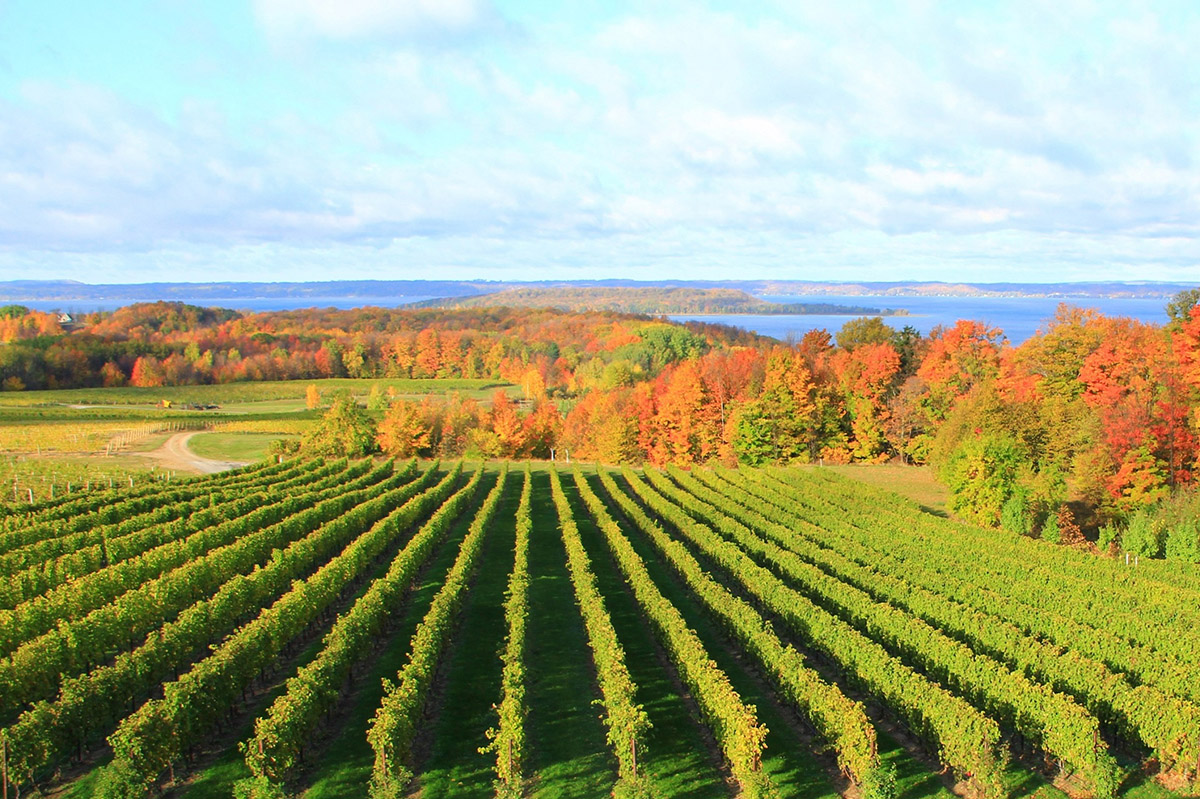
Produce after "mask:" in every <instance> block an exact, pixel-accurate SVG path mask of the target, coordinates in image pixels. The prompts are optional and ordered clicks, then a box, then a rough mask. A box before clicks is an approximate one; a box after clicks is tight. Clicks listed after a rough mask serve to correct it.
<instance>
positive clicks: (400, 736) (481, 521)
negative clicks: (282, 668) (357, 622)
mask: <svg viewBox="0 0 1200 799" xmlns="http://www.w3.org/2000/svg"><path fill="white" fill-rule="evenodd" d="M480 468H482V467H480ZM507 478H508V472H507V466H506V467H505V471H504V472H503V473H502V474H501V476H500V479H499V480H497V481H496V485H495V487H494V488H493V489H492V490H491V492H490V493H489V494H488V496H487V499H486V500H484V503H483V507H482V508H480V510H479V512H478V513H477V514H476V515H475V519H474V520H473V521H472V522H471V527H470V529H469V530H468V531H467V535H466V537H465V538H464V539H463V541H462V544H461V546H460V547H459V552H458V557H457V558H455V561H454V565H453V566H451V567H450V572H449V574H447V575H446V580H445V582H444V583H443V584H442V587H441V588H440V589H439V590H438V592H437V595H436V596H434V598H433V603H432V604H431V605H430V607H429V611H428V612H427V613H426V614H425V617H424V618H423V619H422V620H421V623H420V624H419V625H418V626H417V630H416V632H415V633H414V634H413V637H412V643H411V644H410V647H409V655H408V662H406V663H405V664H404V666H403V667H402V668H401V669H400V671H399V673H398V674H397V675H396V681H395V682H394V683H393V682H391V681H389V680H385V681H384V697H383V701H382V703H381V704H380V706H379V708H378V709H377V710H376V712H375V716H374V718H372V719H371V721H370V723H369V726H368V729H367V741H368V743H370V745H371V748H372V749H373V750H374V753H375V764H374V766H373V768H372V773H371V783H370V795H371V796H372V797H373V799H378V798H380V797H389V798H390V797H398V796H400V795H402V791H403V788H404V785H405V784H406V783H407V782H408V780H409V779H410V778H411V777H412V774H411V772H410V771H409V763H410V758H411V747H412V742H413V739H414V737H415V736H416V732H417V725H418V723H419V721H420V718H419V716H420V713H421V711H422V710H423V709H424V707H425V699H426V696H427V695H428V692H429V687H430V685H431V683H432V682H433V676H434V673H435V671H436V670H437V666H438V663H440V662H441V658H442V653H443V652H444V651H445V648H446V644H447V643H448V641H449V637H450V632H451V629H452V628H453V626H454V621H455V619H456V618H457V617H458V610H459V608H460V607H461V605H462V602H463V600H464V599H465V597H466V593H467V589H468V586H469V583H470V580H471V575H472V574H473V573H474V571H475V565H476V561H477V560H478V558H479V553H480V551H481V550H482V548H483V541H484V537H485V536H486V535H487V533H488V529H489V527H491V520H492V517H493V516H494V515H495V512H496V506H497V505H498V504H499V502H500V496H501V494H503V492H504V485H505V483H506V482H507Z"/></svg>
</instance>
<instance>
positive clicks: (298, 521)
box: [0, 463, 404, 717]
mask: <svg viewBox="0 0 1200 799" xmlns="http://www.w3.org/2000/svg"><path fill="white" fill-rule="evenodd" d="M391 471H392V465H391V463H385V464H383V465H381V466H379V467H378V468H376V469H374V470H373V471H371V472H370V473H368V474H367V475H365V476H363V477H361V478H359V480H357V481H354V482H353V483H351V484H350V485H348V486H346V489H347V490H349V491H350V493H342V490H341V489H338V488H334V489H330V491H329V492H328V493H329V494H332V496H325V495H317V497H316V499H319V500H321V501H320V502H319V504H315V505H314V504H313V499H314V498H310V497H301V498H297V499H293V500H287V501H285V502H283V503H280V504H279V505H272V506H268V507H266V508H262V509H261V510H259V511H255V512H254V513H251V514H249V515H247V516H243V517H242V518H240V519H234V520H232V521H230V522H228V523H227V525H222V527H225V528H227V530H225V531H223V532H222V537H224V536H225V535H226V534H228V538H229V539H231V540H232V543H229V544H227V545H225V546H221V547H219V548H217V549H213V550H211V551H210V552H208V554H206V555H205V556H204V557H201V558H197V559H195V560H191V561H188V562H187V563H186V564H185V565H183V566H180V567H179V568H177V569H175V570H172V571H168V572H166V573H165V574H163V575H162V576H161V577H158V578H156V579H154V580H151V581H149V582H147V583H144V584H142V585H140V586H138V587H137V588H135V589H133V590H130V591H127V592H125V593H123V594H121V596H120V597H119V598H117V599H116V600H114V601H112V602H110V603H108V604H106V605H102V606H101V607H98V608H96V609H95V610H92V611H91V612H90V613H88V614H87V615H85V616H83V617H82V618H78V619H75V620H72V621H68V622H65V623H63V624H61V625H59V626H58V627H56V628H54V629H52V630H50V631H48V632H46V633H45V634H43V635H41V636H40V637H38V638H35V639H33V640H31V641H28V642H26V643H24V644H22V645H21V646H20V647H19V648H18V649H17V650H16V651H14V652H13V654H12V656H11V657H10V658H9V659H7V660H4V661H0V717H4V716H7V715H8V714H11V713H12V712H13V711H14V710H16V709H18V708H20V707H21V706H22V705H24V703H26V702H29V701H32V700H35V699H39V698H42V697H45V696H50V695H52V694H53V692H54V690H55V689H56V688H57V686H58V683H59V680H60V679H61V678H63V677H66V676H70V675H73V674H79V673H81V672H85V671H87V670H88V669H90V668H91V667H92V666H94V665H95V664H97V663H101V662H104V661H105V660H107V659H108V658H109V657H110V656H111V653H112V652H113V651H114V650H115V651H118V652H119V651H122V650H124V649H126V648H128V647H130V646H132V645H133V644H134V642H135V641H136V639H137V637H138V636H141V635H145V634H146V633H147V632H150V631H151V630H154V629H156V628H157V627H159V626H160V625H161V624H162V623H163V622H164V621H167V620H169V619H170V618H172V617H173V616H174V615H175V614H177V613H178V612H180V611H181V610H183V609H184V608H186V607H187V606H188V605H191V604H193V603H194V602H196V601H197V600H198V599H200V598H201V597H203V596H205V595H207V594H210V593H211V592H212V591H215V590H217V589H218V588H219V587H220V586H221V585H223V584H224V583H225V582H226V581H228V580H229V579H230V578H231V577H233V576H234V575H236V574H239V573H242V572H245V571H248V570H250V569H252V568H253V567H254V566H256V565H258V564H261V563H262V562H263V561H265V560H266V559H268V558H269V557H270V555H271V552H272V550H273V549H274V548H276V547H278V546H280V545H281V544H285V543H287V542H289V541H291V540H294V539H295V538H296V537H297V536H300V535H303V534H306V533H307V532H309V531H310V530H312V529H314V527H316V526H317V525H319V524H321V523H323V522H325V521H328V520H329V519H332V518H336V517H337V515H338V514H340V513H344V512H347V511H349V510H350V509H351V508H353V507H354V506H355V505H357V504H358V503H359V502H362V501H363V500H364V499H366V498H368V497H370V496H374V495H376V494H378V493H380V492H384V491H388V490H390V489H392V488H394V487H396V485H398V484H399V483H401V482H403V480H404V478H403V476H402V475H400V474H397V475H392V476H391V477H389V476H388V475H389V474H390V473H391ZM364 486H367V487H364ZM267 525H269V526H267ZM239 536H240V537H239ZM80 582H81V583H82V582H84V581H80ZM82 599H83V600H84V601H86V600H87V596H86V594H83V595H82Z"/></svg>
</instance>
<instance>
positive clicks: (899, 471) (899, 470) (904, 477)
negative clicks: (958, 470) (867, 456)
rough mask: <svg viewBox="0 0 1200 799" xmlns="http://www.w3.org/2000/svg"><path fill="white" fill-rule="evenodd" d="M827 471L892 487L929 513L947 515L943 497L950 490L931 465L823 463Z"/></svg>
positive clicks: (872, 483) (947, 494)
mask: <svg viewBox="0 0 1200 799" xmlns="http://www.w3.org/2000/svg"><path fill="white" fill-rule="evenodd" d="M820 468H823V469H828V470H829V471H831V472H834V473H836V474H840V475H842V476H844V477H849V478H851V479H852V480H858V481H859V482H862V483H866V484H867V485H870V486H874V487H876V488H882V489H884V490H886V491H894V492H896V493H897V494H899V495H900V496H903V497H908V498H909V499H911V500H912V501H913V502H916V503H917V504H918V505H920V506H921V507H922V508H924V509H925V510H926V511H928V512H929V513H933V514H936V515H938V516H945V515H947V511H946V501H947V500H948V499H949V498H950V491H949V489H947V488H946V487H945V486H944V485H942V484H941V483H939V482H938V481H937V477H936V476H935V475H934V472H933V469H932V468H930V467H928V466H902V465H900V464H894V463H887V464H877V465H873V466H872V465H859V466H823V467H820Z"/></svg>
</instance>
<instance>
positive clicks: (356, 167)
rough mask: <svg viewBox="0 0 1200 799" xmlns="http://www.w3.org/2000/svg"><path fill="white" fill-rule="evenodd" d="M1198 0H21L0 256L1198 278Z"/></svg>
mask: <svg viewBox="0 0 1200 799" xmlns="http://www.w3.org/2000/svg"><path fill="white" fill-rule="evenodd" d="M1197 41H1200V5H1198V4H1196V3H1195V2H1193V0H1185V1H1184V2H1175V3H1167V2H1161V3H1139V2H1121V3H1116V2H1112V3H1107V2H1088V1H1087V0H1056V2H1036V3H1034V2H1020V0H1015V1H1014V2H1005V3H1000V2H995V3H989V2H973V3H942V2H932V0H929V1H927V2H922V1H919V0H913V2H894V3H893V2H853V0H850V1H849V2H844V1H839V2H838V3H796V2H780V3H777V4H776V3H771V2H758V3H745V2H739V3H734V2H710V3H701V2H661V3H660V2H642V3H630V4H622V3H619V2H593V0H579V1H578V2H572V3H547V2H541V3H538V2H529V3H518V2H487V0H411V1H409V2H404V1H403V0H399V1H397V0H249V1H248V2H232V0H205V2H203V3H197V2H191V1H190V0H157V1H154V0H143V1H141V2H134V1H133V0H126V1H124V2H122V1H121V0H110V2H106V3H81V2H64V1H63V0H0V280H12V279H56V278H69V279H76V280H84V281H87V282H94V283H97V282H144V281H158V280H171V281H210V280H238V279H242V280H329V279H338V278H354V279H369V278H378V279H406V278H444V279H453V278H486V279H503V280H521V279H544V278H563V279H570V278H579V279H583V278H601V277H634V278H643V279H657V278H664V279H665V278H675V279H678V278H703V279H722V278H724V279H737V278H778V279H800V280H906V279H921V280H954V281H960V280H961V281H966V280H973V281H989V280H1023V281H1060V280H1091V279H1114V280H1121V279H1148V280H1181V281H1196V282H1200V238H1198V236H1197V234H1198V233H1200V149H1198V141H1200V140H1198V134H1200V59H1197V58H1196V55H1195V51H1194V45H1195V42H1197Z"/></svg>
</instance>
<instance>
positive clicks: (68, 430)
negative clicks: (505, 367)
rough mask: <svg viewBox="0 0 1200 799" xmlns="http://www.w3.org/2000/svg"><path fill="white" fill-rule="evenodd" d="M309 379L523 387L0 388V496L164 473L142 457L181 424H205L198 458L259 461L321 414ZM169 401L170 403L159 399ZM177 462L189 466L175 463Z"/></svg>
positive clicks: (362, 391) (327, 392)
mask: <svg viewBox="0 0 1200 799" xmlns="http://www.w3.org/2000/svg"><path fill="white" fill-rule="evenodd" d="M310 385H316V386H317V388H318V390H319V392H320V393H321V394H322V396H323V397H326V398H328V397H329V396H331V395H332V394H333V393H334V392H339V391H347V392H350V393H351V394H353V395H354V396H356V397H358V398H359V399H360V400H365V399H366V398H367V397H369V396H370V394H371V392H372V391H373V390H377V391H379V392H382V393H385V394H386V393H387V392H389V391H390V392H392V394H390V395H389V396H395V397H403V398H405V399H409V400H413V401H420V400H421V399H423V398H424V397H426V396H429V395H431V394H432V395H437V394H445V393H447V392H452V391H453V392H458V393H460V394H461V395H462V396H464V397H470V398H473V399H475V400H478V401H479V402H480V403H481V404H483V405H487V404H488V402H489V401H490V398H491V396H492V394H493V392H495V391H496V390H497V389H504V390H505V391H507V392H509V393H510V394H515V393H519V389H517V387H515V386H512V385H509V384H507V383H497V382H496V381H490V380H455V379H439V380H411V379H398V378H397V379H389V378H380V379H349V378H340V379H328V380H314V381H301V380H297V381H265V382H248V383H230V384H224V385H204V386H167V387H160V388H134V387H122V388H85V389H60V390H52V391H24V392H0V486H3V487H4V489H3V491H2V492H0V505H3V504H5V503H9V502H17V503H19V504H20V503H26V504H27V502H28V497H29V492H30V491H32V492H33V496H34V499H35V500H43V499H47V498H50V497H51V496H52V495H55V496H61V495H62V494H64V493H66V492H68V491H77V490H79V489H80V488H83V487H85V486H92V485H101V484H103V485H107V484H108V483H109V481H113V482H117V481H119V482H122V483H128V481H129V479H130V478H131V477H132V478H133V479H134V481H135V482H144V481H145V480H147V479H160V477H161V475H159V474H157V473H156V472H158V471H160V467H159V464H157V462H156V461H155V460H154V459H147V458H140V457H137V456H138V455H139V454H142V455H144V454H146V453H147V452H150V451H152V450H154V449H156V448H157V447H159V446H161V445H162V444H163V442H164V441H166V439H167V438H168V437H169V436H170V435H171V434H172V433H175V432H179V431H186V430H204V431H209V432H206V433H203V434H201V435H197V436H196V437H194V438H193V439H192V440H191V442H190V443H189V448H190V449H191V451H192V452H193V453H194V454H196V455H197V456H199V457H201V458H209V459H213V460H217V461H233V462H246V461H253V460H257V459H258V458H260V457H262V456H263V454H264V453H265V452H266V448H267V446H268V444H269V443H270V441H272V440H274V439H277V438H291V437H298V436H300V435H301V434H303V433H304V432H305V431H306V430H308V429H309V427H311V426H312V424H313V422H314V421H315V420H316V419H317V418H318V416H319V415H320V413H321V411H320V410H319V409H318V410H310V409H309V408H308V407H307V405H306V401H305V393H306V391H307V390H308V386H310ZM163 400H167V401H169V402H170V403H171V407H170V408H163V407H160V402H161V401H163ZM193 406H206V409H205V410H197V409H195V407H193ZM178 469H185V467H184V466H180V465H175V467H173V470H178ZM185 470H186V469H185Z"/></svg>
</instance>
